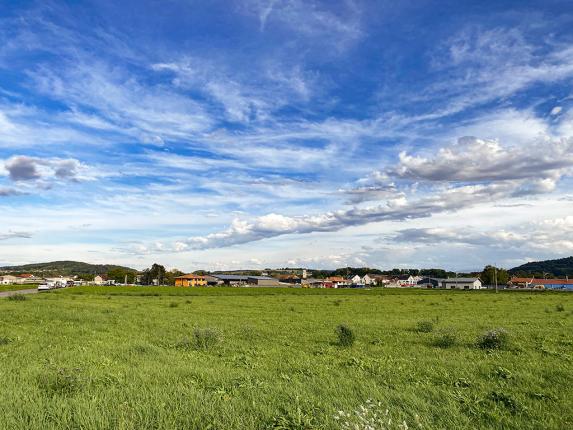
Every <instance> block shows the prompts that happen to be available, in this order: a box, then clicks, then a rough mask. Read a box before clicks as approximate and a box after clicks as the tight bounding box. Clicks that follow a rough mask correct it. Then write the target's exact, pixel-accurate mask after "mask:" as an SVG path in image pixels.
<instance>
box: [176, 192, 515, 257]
mask: <svg viewBox="0 0 573 430" xmlns="http://www.w3.org/2000/svg"><path fill="white" fill-rule="evenodd" d="M514 191H515V184H513V183H504V184H489V185H468V186H461V187H456V188H452V189H447V190H445V191H443V192H441V193H437V194H435V195H431V196H429V197H425V198H418V199H411V200H408V199H407V198H406V197H403V196H401V197H398V198H395V199H389V200H387V201H386V202H385V203H384V204H382V205H378V206H373V207H368V208H357V207H353V208H351V209H347V210H340V211H334V212H327V213H323V214H318V215H304V216H298V217H288V216H284V215H280V214H276V213H271V214H268V215H264V216H261V217H257V218H255V219H253V220H241V219H235V220H234V221H233V222H232V223H231V225H230V226H229V228H227V229H226V230H223V231H220V232H216V233H211V234H209V235H206V236H199V237H192V238H190V239H188V240H187V241H185V243H187V244H189V246H190V247H191V248H195V249H208V248H218V247H224V246H230V245H236V244H241V243H247V242H252V241H256V240H261V239H265V238H271V237H277V236H282V235H285V234H294V233H296V234H303V233H312V232H326V231H337V230H340V229H342V228H345V227H349V226H355V225H364V224H368V223H372V222H380V221H405V220H408V219H415V218H424V217H429V216H431V215H432V214H435V213H441V212H448V211H455V210H460V209H463V208H465V207H470V206H473V205H475V204H477V203H478V202H484V201H495V200H498V199H501V198H504V197H508V196H511V194H512V193H513V192H514Z"/></svg>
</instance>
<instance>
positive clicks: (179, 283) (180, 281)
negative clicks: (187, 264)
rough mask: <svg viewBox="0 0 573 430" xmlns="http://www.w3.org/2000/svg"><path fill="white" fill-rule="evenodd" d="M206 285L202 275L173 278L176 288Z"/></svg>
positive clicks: (191, 274)
mask: <svg viewBox="0 0 573 430" xmlns="http://www.w3.org/2000/svg"><path fill="white" fill-rule="evenodd" d="M206 285H207V279H205V276H203V275H194V274H193V273H190V274H188V275H183V276H178V277H176V278H175V286H176V287H204V286H206Z"/></svg>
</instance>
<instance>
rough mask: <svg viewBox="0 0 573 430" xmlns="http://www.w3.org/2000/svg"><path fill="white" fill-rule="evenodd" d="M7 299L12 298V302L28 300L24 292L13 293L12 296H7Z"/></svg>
mask: <svg viewBox="0 0 573 430" xmlns="http://www.w3.org/2000/svg"><path fill="white" fill-rule="evenodd" d="M8 300H12V301H14V302H23V301H24V300H28V297H26V296H25V295H24V294H14V295H12V296H8Z"/></svg>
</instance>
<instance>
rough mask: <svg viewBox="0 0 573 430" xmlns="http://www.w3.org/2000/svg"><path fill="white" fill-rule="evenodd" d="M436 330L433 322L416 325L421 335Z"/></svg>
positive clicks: (420, 322)
mask: <svg viewBox="0 0 573 430" xmlns="http://www.w3.org/2000/svg"><path fill="white" fill-rule="evenodd" d="M433 330H434V323H433V322H432V321H418V322H417V323H416V331H417V332H419V333H430V332H432V331H433Z"/></svg>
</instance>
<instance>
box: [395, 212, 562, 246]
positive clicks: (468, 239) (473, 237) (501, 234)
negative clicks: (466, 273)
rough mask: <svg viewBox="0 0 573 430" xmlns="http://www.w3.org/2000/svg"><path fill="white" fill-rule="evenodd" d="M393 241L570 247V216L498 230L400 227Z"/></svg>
mask: <svg viewBox="0 0 573 430" xmlns="http://www.w3.org/2000/svg"><path fill="white" fill-rule="evenodd" d="M391 239H392V240H393V241H396V242H407V243H422V244H427V245H437V244H440V243H448V244H459V245H470V246H485V247H492V248H502V249H507V248H518V249H521V248H523V247H524V246H527V247H528V248H529V249H532V250H533V249H537V250H539V251H555V250H559V252H561V253H563V252H570V251H573V216H566V217H563V218H556V219H547V220H543V221H538V222H531V223H527V224H525V225H518V226H510V227H508V228H504V229H499V230H488V231H476V230H475V229H471V228H463V229H460V228H455V229H450V228H411V229H404V230H400V231H399V232H398V233H397V234H396V235H393V236H392V237H391Z"/></svg>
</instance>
